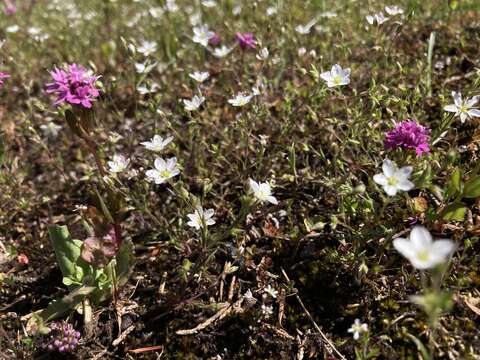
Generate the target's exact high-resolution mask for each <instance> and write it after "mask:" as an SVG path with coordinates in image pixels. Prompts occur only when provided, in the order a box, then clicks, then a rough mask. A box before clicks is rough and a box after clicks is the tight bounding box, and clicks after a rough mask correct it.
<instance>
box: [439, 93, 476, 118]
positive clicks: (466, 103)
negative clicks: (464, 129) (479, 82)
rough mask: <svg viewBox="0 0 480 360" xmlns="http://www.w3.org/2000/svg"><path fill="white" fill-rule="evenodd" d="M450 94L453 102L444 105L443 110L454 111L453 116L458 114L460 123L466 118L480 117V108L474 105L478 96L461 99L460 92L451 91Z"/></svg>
mask: <svg viewBox="0 0 480 360" xmlns="http://www.w3.org/2000/svg"><path fill="white" fill-rule="evenodd" d="M452 96H453V101H454V102H455V103H454V104H452V105H447V106H445V107H444V108H443V110H445V111H448V112H454V113H455V116H458V115H460V121H461V122H462V123H464V122H465V120H466V119H467V118H472V117H480V110H479V109H477V108H475V107H474V106H475V104H476V103H477V102H478V100H479V99H480V96H474V97H472V98H470V99H466V100H462V94H461V93H459V92H458V93H457V92H455V91H452Z"/></svg>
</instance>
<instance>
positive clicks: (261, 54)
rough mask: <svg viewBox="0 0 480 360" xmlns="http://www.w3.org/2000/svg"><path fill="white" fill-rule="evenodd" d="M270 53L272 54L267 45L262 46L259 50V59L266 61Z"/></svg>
mask: <svg viewBox="0 0 480 360" xmlns="http://www.w3.org/2000/svg"><path fill="white" fill-rule="evenodd" d="M269 55H270V53H269V52H268V49H267V48H266V47H264V48H261V49H260V51H259V52H258V54H257V59H258V60H262V61H265V60H267V59H268V56H269Z"/></svg>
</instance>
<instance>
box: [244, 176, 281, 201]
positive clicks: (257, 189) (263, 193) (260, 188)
mask: <svg viewBox="0 0 480 360" xmlns="http://www.w3.org/2000/svg"><path fill="white" fill-rule="evenodd" d="M249 183H250V189H251V190H252V192H253V196H255V198H256V199H257V200H259V201H261V202H265V201H268V202H269V203H272V204H274V205H277V204H278V201H277V199H276V198H275V197H274V196H273V195H272V188H271V187H270V184H269V183H268V182H264V183H257V182H256V181H253V180H252V179H250V180H249Z"/></svg>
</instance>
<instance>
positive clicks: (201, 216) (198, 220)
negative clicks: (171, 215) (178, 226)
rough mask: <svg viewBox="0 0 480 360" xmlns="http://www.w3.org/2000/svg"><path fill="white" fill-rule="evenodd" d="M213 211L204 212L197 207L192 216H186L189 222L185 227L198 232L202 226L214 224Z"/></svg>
mask: <svg viewBox="0 0 480 360" xmlns="http://www.w3.org/2000/svg"><path fill="white" fill-rule="evenodd" d="M214 214H215V211H214V210H213V209H207V210H204V209H203V208H202V207H201V206H197V207H196V209H195V212H194V213H193V214H188V215H187V217H188V218H189V219H190V221H189V222H188V223H187V225H189V226H191V227H193V228H195V229H197V230H200V228H203V226H204V225H205V226H210V225H213V224H215V220H213V219H212V217H213V215H214Z"/></svg>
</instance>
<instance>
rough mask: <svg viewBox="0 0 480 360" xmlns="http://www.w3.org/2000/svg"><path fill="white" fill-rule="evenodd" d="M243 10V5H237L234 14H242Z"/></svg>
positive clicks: (233, 10)
mask: <svg viewBox="0 0 480 360" xmlns="http://www.w3.org/2000/svg"><path fill="white" fill-rule="evenodd" d="M241 12H242V6H241V5H235V6H234V7H233V9H232V14H233V15H235V16H238V15H240V13H241Z"/></svg>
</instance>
